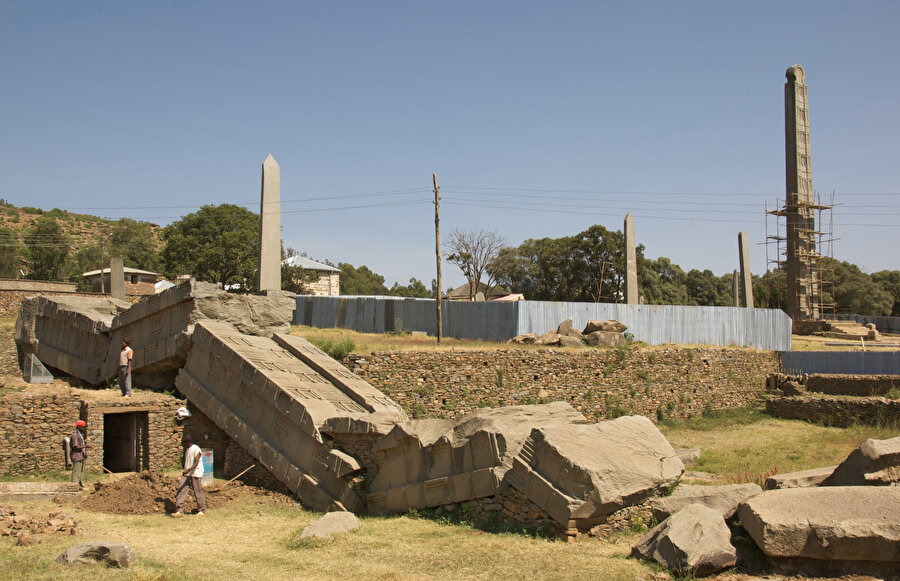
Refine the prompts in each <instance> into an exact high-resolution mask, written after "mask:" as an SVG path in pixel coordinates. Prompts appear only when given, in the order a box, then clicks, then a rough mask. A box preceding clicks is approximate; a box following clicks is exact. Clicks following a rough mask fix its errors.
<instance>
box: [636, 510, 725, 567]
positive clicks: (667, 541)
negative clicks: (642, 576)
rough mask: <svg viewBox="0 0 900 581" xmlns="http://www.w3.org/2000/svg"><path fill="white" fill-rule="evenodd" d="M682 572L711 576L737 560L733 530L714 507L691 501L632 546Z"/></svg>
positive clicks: (638, 552)
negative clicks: (733, 542)
mask: <svg viewBox="0 0 900 581" xmlns="http://www.w3.org/2000/svg"><path fill="white" fill-rule="evenodd" d="M631 554H632V556H634V557H641V558H643V559H647V560H653V561H656V562H657V563H659V564H660V565H662V566H663V567H666V568H667V569H671V570H673V571H675V572H676V573H678V574H679V575H709V574H710V573H715V572H717V571H721V570H722V569H727V568H728V567H732V566H734V565H735V564H736V563H737V550H736V549H735V548H734V547H733V546H732V544H731V530H730V529H729V528H728V525H727V524H725V519H723V518H722V514H721V513H720V512H719V511H718V510H716V509H713V508H708V507H705V506H702V505H699V504H688V505H686V506H684V507H683V508H681V509H680V510H679V511H678V512H676V513H674V514H673V515H672V516H671V517H669V518H667V519H666V520H665V521H663V522H662V523H660V524H659V525H657V526H656V527H655V528H654V529H653V530H651V531H650V532H649V533H648V534H647V536H646V537H644V538H643V539H642V540H641V541H640V542H639V543H638V544H637V545H635V546H634V547H633V548H632V549H631Z"/></svg>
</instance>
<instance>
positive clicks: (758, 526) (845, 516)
mask: <svg viewBox="0 0 900 581" xmlns="http://www.w3.org/2000/svg"><path fill="white" fill-rule="evenodd" d="M897 515H900V487H897V486H829V487H818V488H786V489H782V490H768V491H766V492H763V493H762V494H758V495H756V496H754V497H752V498H750V499H748V500H747V501H745V502H743V503H741V505H740V507H739V508H738V516H739V517H740V520H741V524H742V525H743V527H744V529H746V530H747V532H748V533H749V534H750V536H751V537H752V538H753V540H754V541H755V542H756V544H757V545H758V546H759V548H760V549H762V550H763V552H764V553H765V554H766V555H768V556H770V557H791V558H794V557H802V558H807V559H818V560H827V561H871V562H886V563H894V564H895V565H896V564H900V519H898V518H897ZM895 570H896V569H895Z"/></svg>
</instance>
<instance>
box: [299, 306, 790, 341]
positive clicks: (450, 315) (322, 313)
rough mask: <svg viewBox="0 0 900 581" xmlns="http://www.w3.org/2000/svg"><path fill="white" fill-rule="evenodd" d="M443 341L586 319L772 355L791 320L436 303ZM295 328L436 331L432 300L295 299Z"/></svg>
mask: <svg viewBox="0 0 900 581" xmlns="http://www.w3.org/2000/svg"><path fill="white" fill-rule="evenodd" d="M441 307H442V308H441V311H442V312H441V318H442V320H443V331H444V333H443V334H444V336H445V337H454V338H459V339H485V340H492V341H505V340H508V339H511V338H512V337H515V336H516V335H521V334H525V333H535V334H538V335H541V334H544V333H547V332H549V331H554V330H556V328H557V326H558V325H559V324H560V323H561V322H563V321H565V320H566V319H569V318H571V319H573V323H574V326H575V327H576V328H579V329H580V328H583V327H584V326H585V325H586V324H587V321H588V320H590V319H596V320H605V319H615V320H617V321H620V322H622V323H624V324H625V325H626V326H628V332H629V333H631V334H632V335H634V338H635V339H636V340H638V341H644V342H646V343H649V344H651V345H661V344H664V343H680V344H699V345H723V346H725V345H736V346H744V347H755V348H757V349H766V350H773V351H788V350H790V348H791V320H790V318H789V317H788V316H787V315H786V314H785V313H784V312H783V311H780V310H777V309H743V308H736V307H685V306H663V305H622V304H612V303H569V302H551V301H518V302H511V303H504V302H456V301H445V302H443V303H442V304H441ZM293 323H294V324H295V325H309V326H312V327H317V328H335V327H337V328H348V329H354V330H356V331H360V332H364V333H387V332H397V331H422V332H425V333H428V334H429V335H436V334H437V313H436V309H435V303H434V300H433V299H408V298H398V297H374V296H365V297H362V296H330V297H319V296H310V295H298V296H297V310H296V312H295V314H294V321H293Z"/></svg>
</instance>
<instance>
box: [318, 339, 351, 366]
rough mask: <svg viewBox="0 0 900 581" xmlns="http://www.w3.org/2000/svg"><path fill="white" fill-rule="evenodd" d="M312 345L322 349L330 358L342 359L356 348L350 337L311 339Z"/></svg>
mask: <svg viewBox="0 0 900 581" xmlns="http://www.w3.org/2000/svg"><path fill="white" fill-rule="evenodd" d="M310 342H311V343H312V344H313V345H315V346H316V347H318V348H319V349H321V350H322V351H324V352H325V353H327V354H328V355H329V357H331V358H332V359H336V360H338V361H343V359H344V357H346V356H347V355H350V353H352V352H353V350H354V349H356V343H354V342H353V340H351V339H344V340H343V341H332V340H331V339H313V340H311V341H310Z"/></svg>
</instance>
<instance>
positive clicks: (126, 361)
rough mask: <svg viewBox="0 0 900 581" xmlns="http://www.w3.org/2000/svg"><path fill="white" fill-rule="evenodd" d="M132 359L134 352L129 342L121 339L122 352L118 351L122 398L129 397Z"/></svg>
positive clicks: (126, 339)
mask: <svg viewBox="0 0 900 581" xmlns="http://www.w3.org/2000/svg"><path fill="white" fill-rule="evenodd" d="M132 359H134V350H133V349H132V348H131V340H129V339H128V337H126V338H124V339H122V350H121V351H119V369H118V374H119V388H120V389H121V390H122V396H123V397H131V361H132Z"/></svg>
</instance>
